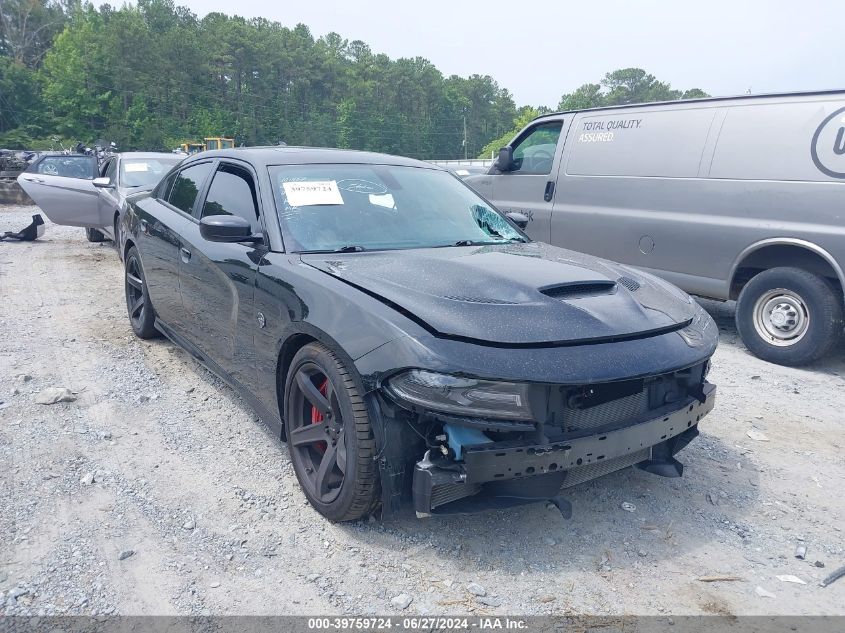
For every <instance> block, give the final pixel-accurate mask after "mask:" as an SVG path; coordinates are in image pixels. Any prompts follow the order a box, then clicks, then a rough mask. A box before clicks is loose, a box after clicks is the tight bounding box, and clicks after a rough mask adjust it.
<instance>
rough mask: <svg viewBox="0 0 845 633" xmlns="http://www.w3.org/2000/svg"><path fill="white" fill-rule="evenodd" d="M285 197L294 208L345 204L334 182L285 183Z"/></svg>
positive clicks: (306, 181) (283, 184) (283, 186)
mask: <svg viewBox="0 0 845 633" xmlns="http://www.w3.org/2000/svg"><path fill="white" fill-rule="evenodd" d="M282 188H283V189H284V190H285V197H286V198H287V199H288V204H289V205H290V206H292V207H311V206H316V205H323V204H343V197H342V196H341V195H340V191H339V190H338V188H337V182H336V181H334V180H305V181H298V182H283V183H282Z"/></svg>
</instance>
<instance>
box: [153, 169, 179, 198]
mask: <svg viewBox="0 0 845 633" xmlns="http://www.w3.org/2000/svg"><path fill="white" fill-rule="evenodd" d="M178 175H179V172H174V173H172V174H170V175H169V176H168V177H167V178H165V179H164V180H162V181H161V184H159V185H158V187H156V188H155V190H154V192H153V196H154V197H156V198H158V199H159V200H167V196H168V194H170V188H171V187H172V186H173V181H174V180H176V176H178Z"/></svg>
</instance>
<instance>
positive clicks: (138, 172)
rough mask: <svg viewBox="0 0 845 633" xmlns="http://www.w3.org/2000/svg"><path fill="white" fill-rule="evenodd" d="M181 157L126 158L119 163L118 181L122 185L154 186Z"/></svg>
mask: <svg viewBox="0 0 845 633" xmlns="http://www.w3.org/2000/svg"><path fill="white" fill-rule="evenodd" d="M183 158H184V157H183V156H174V157H173V158H172V159H170V158H126V159H124V160H123V161H121V163H120V182H121V184H122V185H123V186H124V187H155V186H156V185H157V184H158V181H159V180H161V179H162V178H163V177H164V174H166V173H167V172H169V171H170V168H171V167H173V166H174V165H176V164H177V163H179V162H180V161H181V160H182V159H183Z"/></svg>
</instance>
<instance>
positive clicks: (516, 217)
mask: <svg viewBox="0 0 845 633" xmlns="http://www.w3.org/2000/svg"><path fill="white" fill-rule="evenodd" d="M505 215H506V216H507V218H508V220H510V221H511V222H513V223H514V224H516V225H517V226H518V227H519V228H521V229H522V230H525V229H526V228H527V227H528V216H527V215H525V214H524V213H518V212H517V211H511V212H510V213H506V214H505Z"/></svg>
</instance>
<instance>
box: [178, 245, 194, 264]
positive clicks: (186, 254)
mask: <svg viewBox="0 0 845 633" xmlns="http://www.w3.org/2000/svg"><path fill="white" fill-rule="evenodd" d="M179 255H180V256H181V257H182V261H183V262H185V263H186V264H187V263H188V262H189V261H191V251H189V250H188V249H187V248H185V247H184V246H182V247H181V248H180V249H179Z"/></svg>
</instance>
